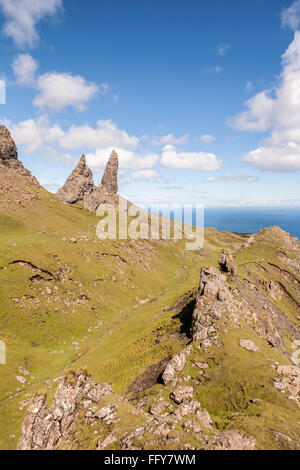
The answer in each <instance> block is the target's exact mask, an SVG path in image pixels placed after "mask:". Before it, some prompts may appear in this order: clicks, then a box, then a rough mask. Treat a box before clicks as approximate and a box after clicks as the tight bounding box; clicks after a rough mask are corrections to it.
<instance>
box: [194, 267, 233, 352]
mask: <svg viewBox="0 0 300 470" xmlns="http://www.w3.org/2000/svg"><path fill="white" fill-rule="evenodd" d="M226 279H227V278H226V275H225V274H223V273H221V272H220V271H218V270H217V269H216V268H214V267H211V268H209V269H207V268H202V269H201V273H200V286H199V290H198V294H197V297H196V304H195V309H194V312H193V317H192V328H191V335H192V337H193V339H194V340H196V339H200V341H201V343H202V345H203V346H204V347H206V346H208V345H209V344H210V338H211V337H212V336H214V335H215V333H216V328H215V321H216V320H218V319H220V318H221V317H222V312H223V311H226V310H227V307H228V304H230V303H231V301H232V293H231V292H230V290H229V288H228V286H227V284H226Z"/></svg>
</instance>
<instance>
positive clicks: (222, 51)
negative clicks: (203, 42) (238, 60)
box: [217, 42, 231, 55]
mask: <svg viewBox="0 0 300 470" xmlns="http://www.w3.org/2000/svg"><path fill="white" fill-rule="evenodd" d="M230 47H231V46H230V45H229V44H225V43H224V42H220V44H219V45H218V47H217V53H218V54H219V55H225V54H226V52H228V51H229V49H230Z"/></svg>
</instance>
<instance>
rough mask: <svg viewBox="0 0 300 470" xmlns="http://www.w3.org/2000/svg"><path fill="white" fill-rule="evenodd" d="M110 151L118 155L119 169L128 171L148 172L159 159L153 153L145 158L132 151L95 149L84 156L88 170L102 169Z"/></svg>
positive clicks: (113, 148)
mask: <svg viewBox="0 0 300 470" xmlns="http://www.w3.org/2000/svg"><path fill="white" fill-rule="evenodd" d="M112 150H115V151H116V152H117V154H118V157H119V166H120V168H125V169H129V170H150V169H152V168H153V167H154V165H155V163H156V162H157V160H158V158H159V156H158V155H157V154H155V153H149V154H146V155H145V156H140V155H137V154H136V153H135V152H133V151H132V150H128V149H124V148H118V147H108V148H101V149H97V150H96V151H95V152H94V153H88V154H86V159H87V163H88V165H89V166H90V168H92V169H93V170H96V171H99V170H101V169H102V168H104V167H105V165H106V163H107V160H108V157H109V155H110V154H111V152H112Z"/></svg>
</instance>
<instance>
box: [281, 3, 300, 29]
mask: <svg viewBox="0 0 300 470" xmlns="http://www.w3.org/2000/svg"><path fill="white" fill-rule="evenodd" d="M299 22H300V0H296V1H295V2H293V3H292V5H291V6H290V7H289V8H284V9H283V10H282V12H281V24H282V26H284V27H285V26H286V27H289V28H291V29H292V30H294V31H295V30H296V29H298V27H299Z"/></svg>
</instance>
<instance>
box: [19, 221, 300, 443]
mask: <svg viewBox="0 0 300 470" xmlns="http://www.w3.org/2000/svg"><path fill="white" fill-rule="evenodd" d="M299 269H300V244H299V241H298V240H297V239H295V238H292V237H290V236H289V235H288V234H286V233H285V232H283V231H282V230H281V229H279V228H278V227H272V228H269V229H264V230H262V231H260V232H259V233H258V234H257V235H255V236H253V237H251V242H249V243H247V242H246V243H244V244H243V245H242V246H241V247H239V248H238V249H237V250H236V254H235V255H234V253H232V252H230V251H229V250H222V251H220V252H219V257H218V258H217V259H216V263H215V265H214V266H206V267H202V268H201V269H200V283H199V287H198V291H197V293H196V296H195V297H193V296H191V294H188V295H186V296H184V297H183V298H182V299H180V300H179V301H178V302H177V303H176V304H175V305H174V306H172V307H170V309H171V310H172V311H174V314H175V316H176V317H179V318H181V321H182V325H183V332H184V333H185V339H183V342H184V345H183V347H182V348H181V349H179V350H178V352H177V353H176V354H175V355H172V356H171V357H167V358H164V359H163V360H162V361H160V362H159V363H157V364H154V365H153V366H151V367H148V368H147V369H146V370H145V372H144V373H143V374H142V375H141V376H140V377H137V379H136V380H135V381H134V383H132V385H131V386H130V387H129V389H128V392H127V393H126V394H123V395H120V394H117V393H115V392H114V391H113V390H114V385H113V384H112V385H111V384H103V385H98V384H97V383H96V382H94V381H93V379H92V378H91V377H90V376H89V375H88V374H87V372H78V373H76V372H69V373H68V374H67V375H66V376H65V377H64V378H63V379H62V380H61V383H60V385H59V386H58V388H57V390H56V393H55V396H54V400H53V404H52V406H51V407H50V408H48V407H47V406H46V405H45V401H46V398H45V395H44V394H37V395H35V396H34V397H33V399H32V402H31V404H30V405H29V408H28V411H27V413H26V417H25V419H24V422H23V428H22V437H21V439H20V441H19V445H18V448H20V449H53V448H73V449H74V448H76V449H80V448H94V449H96V448H97V449H99V450H101V449H199V450H200V449H240V450H245V449H247V450H249V449H254V448H256V449H261V448H265V449H266V448H278V449H299V435H300V425H299V423H300V420H299V418H300V368H299V366H298V365H297V364H295V357H296V356H293V352H294V349H293V344H294V342H295V341H297V340H298V341H299V340H300V280H299ZM174 318H175V317H174ZM183 332H181V334H183ZM161 334H165V335H167V334H171V333H168V331H164V333H161ZM172 334H174V332H173V333H172ZM293 357H294V359H293ZM293 360H294V363H293ZM143 385H144V386H143ZM46 417H47V419H46Z"/></svg>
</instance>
